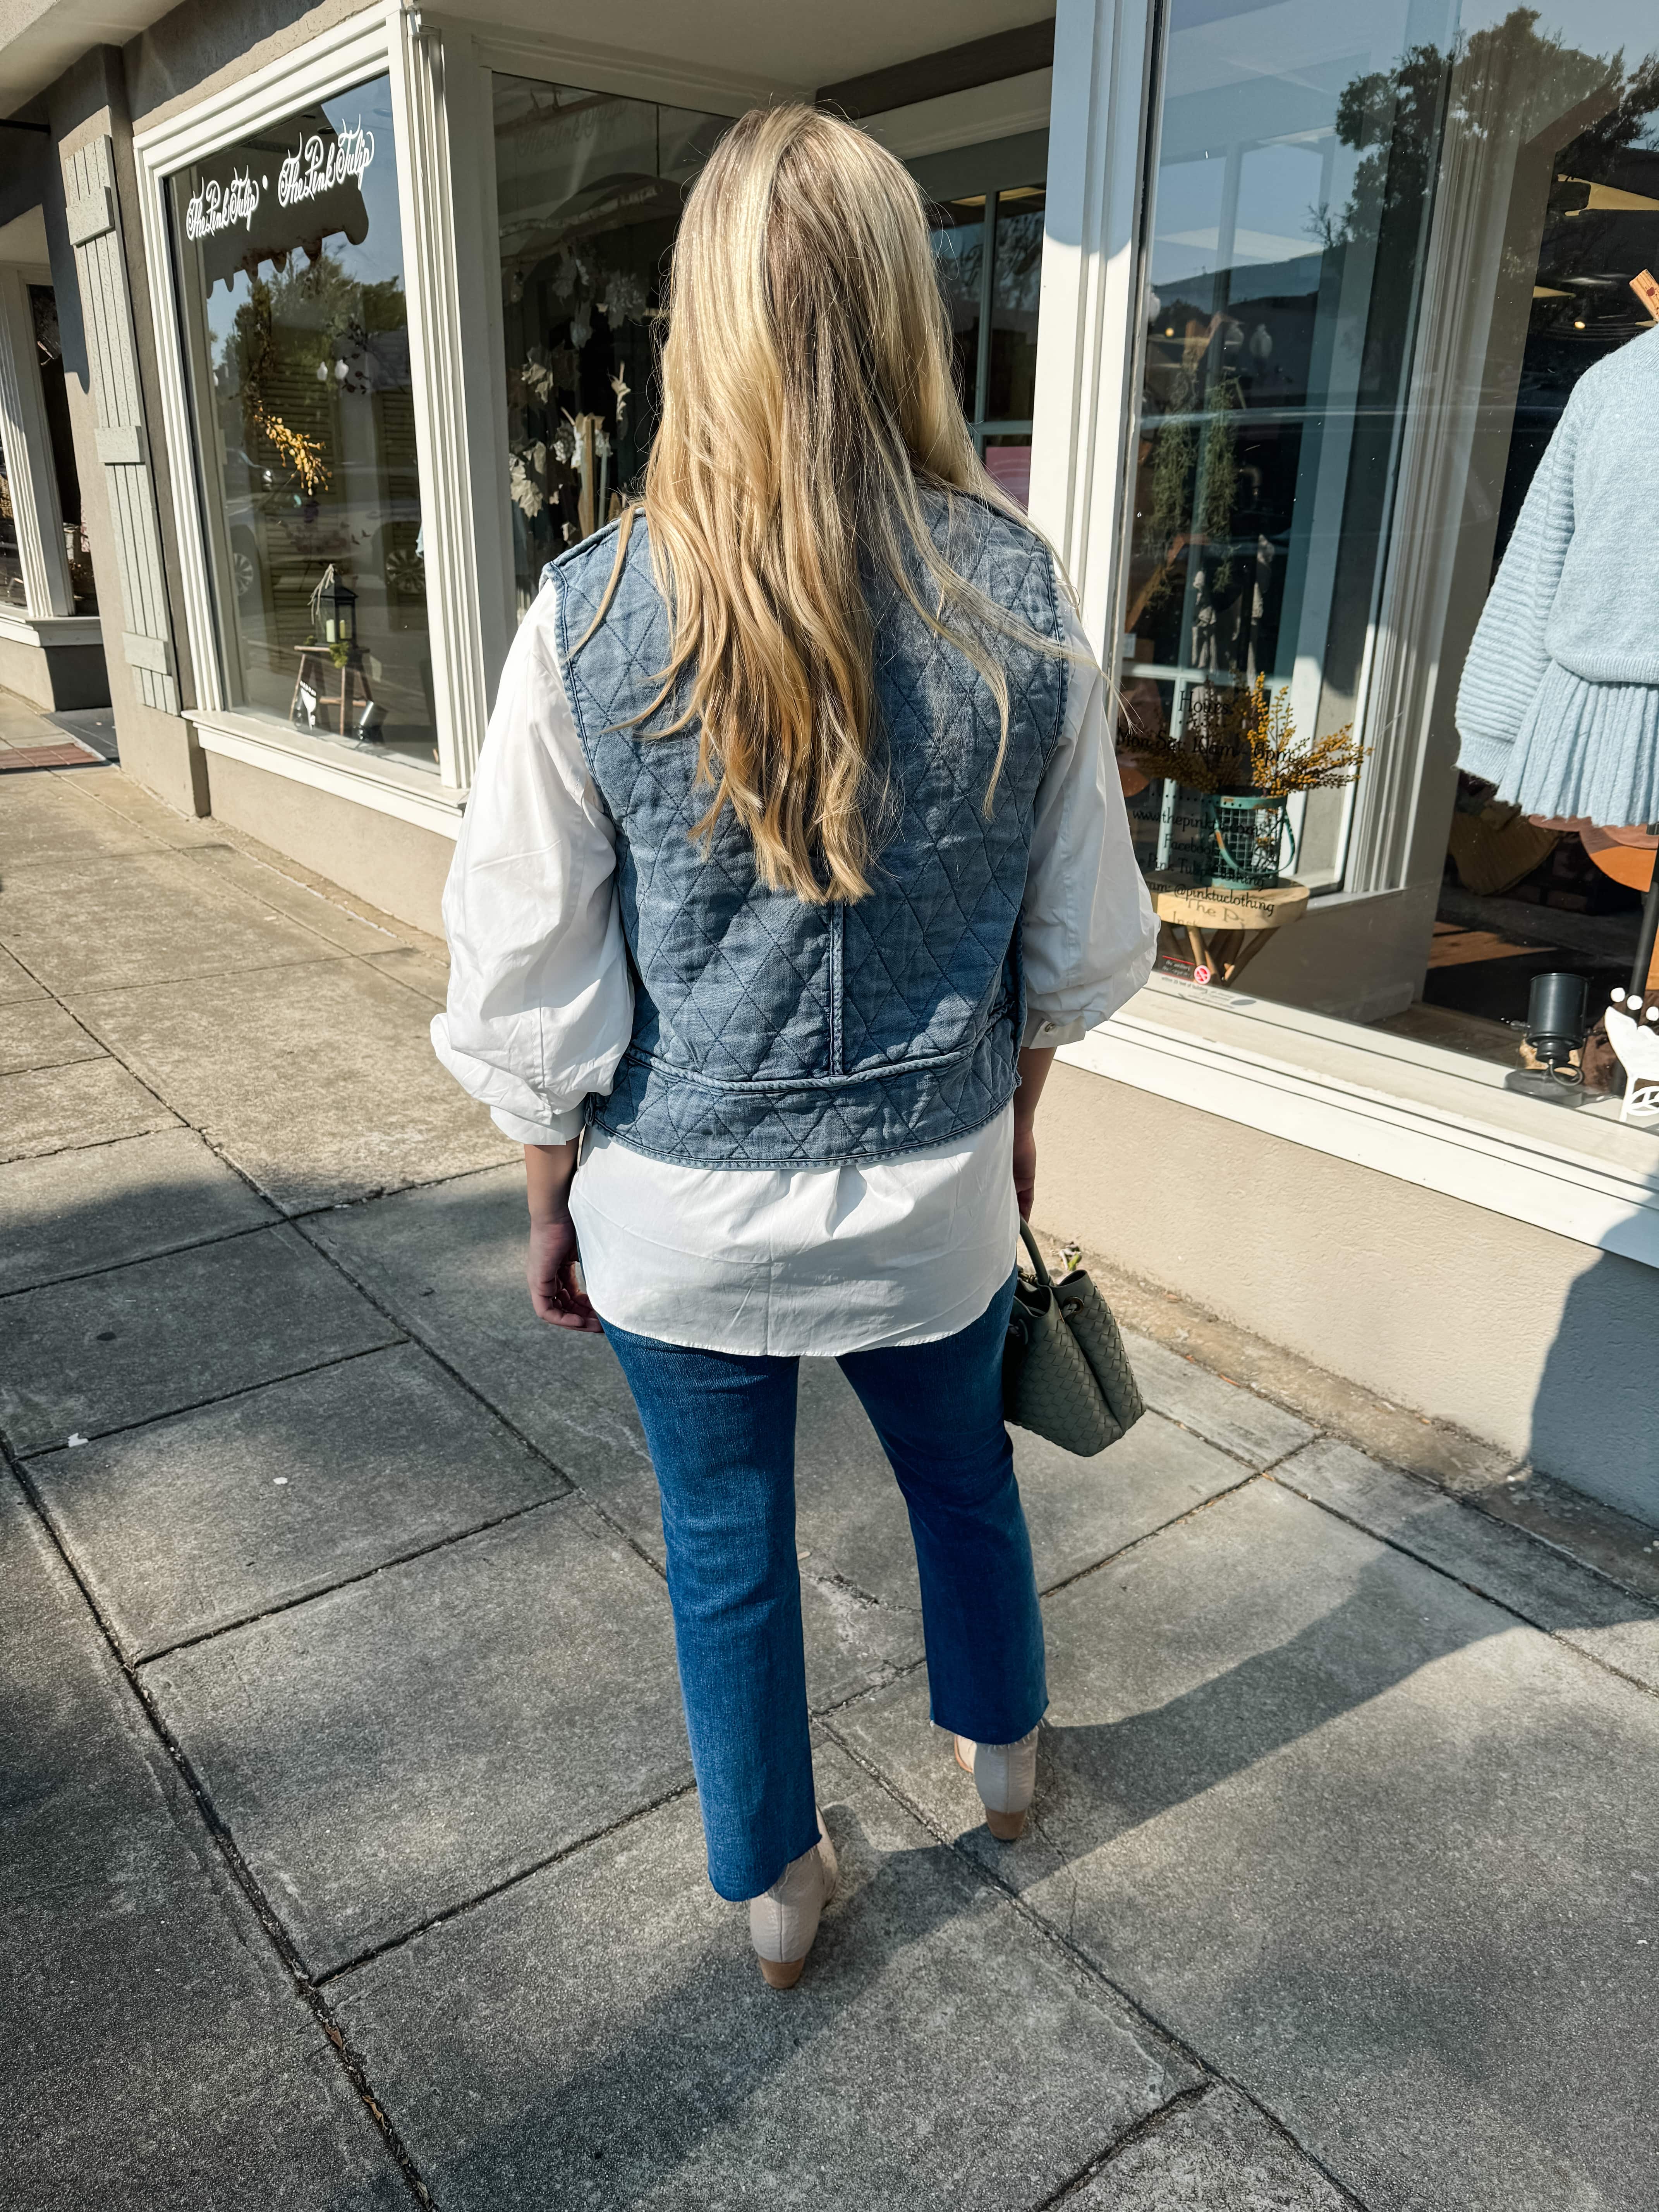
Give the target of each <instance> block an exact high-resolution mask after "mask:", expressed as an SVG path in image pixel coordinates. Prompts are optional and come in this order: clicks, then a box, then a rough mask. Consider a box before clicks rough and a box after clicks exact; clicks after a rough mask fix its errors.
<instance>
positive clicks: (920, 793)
mask: <svg viewBox="0 0 1659 2212" xmlns="http://www.w3.org/2000/svg"><path fill="white" fill-rule="evenodd" d="M930 520H931V523H932V526H933V533H934V538H935V541H936V542H937V543H938V544H939V546H940V549H941V550H942V551H944V552H945V556H946V557H947V558H948V559H949V560H950V561H951V565H952V566H953V567H954V568H957V570H959V571H960V572H961V573H963V574H967V575H969V576H971V577H972V578H973V579H974V580H975V581H976V582H977V583H978V584H979V586H981V589H982V590H983V591H985V592H986V593H987V595H988V596H989V597H990V598H991V599H994V601H996V602H997V603H998V604H999V605H1001V606H1004V607H1006V608H1008V609H1010V610H1011V611H1013V612H1014V613H1016V614H1018V616H1019V617H1021V618H1022V619H1023V620H1024V622H1025V623H1027V624H1029V625H1030V628H1031V629H1034V630H1035V631H1036V633H1037V634H1038V635H1041V636H1045V637H1052V638H1058V637H1060V635H1061V629H1060V615H1059V610H1058V607H1057V605H1056V602H1055V586H1054V562H1053V561H1052V559H1051V557H1050V556H1049V554H1048V549H1047V548H1046V547H1045V546H1044V545H1043V544H1042V543H1041V541H1040V540H1039V539H1037V538H1036V537H1034V536H1033V535H1032V534H1031V533H1030V532H1029V531H1027V530H1024V529H1022V528H1021V527H1020V526H1018V524H1017V523H1015V522H1012V521H1011V520H1008V519H1007V518H1006V516H1004V515H1002V514H1000V513H998V512H997V511H996V510H994V508H991V507H987V506H985V505H983V504H982V503H981V501H977V500H973V499H968V498H963V497H961V496H958V497H956V498H954V499H952V500H951V501H950V502H949V503H948V505H947V503H946V501H945V500H944V499H943V498H942V497H941V498H939V499H937V500H936V501H933V503H932V505H931V507H930ZM616 534H617V526H615V525H614V524H613V525H612V526H611V528H609V529H607V530H604V531H601V532H599V534H598V535H597V536H595V537H593V538H588V539H586V541H585V542H584V543H583V544H580V545H579V546H577V547H575V548H574V550H572V551H571V552H569V553H567V554H565V555H564V556H562V558H561V559H560V560H559V561H558V562H556V563H555V564H554V571H556V574H557V577H558V586H559V610H558V623H559V628H558V652H559V658H560V661H561V664H562V673H563V676H564V681H565V684H566V688H567V690H568V696H569V699H570V704H571V708H572V711H573V713H574V716H575V720H576V726H577V729H578V732H580V738H581V742H582V747H583V750H584V752H585V754H586V759H587V763H588V767H589V769H590V770H591V772H592V777H593V781H594V783H595V785H596V786H597V787H598V790H599V794H600V796H601V798H602V799H603V800H604V803H605V806H606V807H607V808H608V809H609V811H610V813H611V817H612V819H613V820H614V821H615V823H616V824H617V830H618V832H619V836H618V839H617V868H618V880H619V890H620V896H621V904H622V921H623V933H624V934H625V936H626V939H627V943H628V951H629V958H630V961H631V963H632V967H633V973H634V991H635V1005H634V1033H633V1041H632V1043H631V1045H630V1047H629V1050H628V1052H627V1054H625V1055H624V1057H623V1060H622V1063H621V1065H620V1066H619V1067H618V1068H617V1074H616V1079H615V1085H614V1087H613V1089H612V1091H611V1095H610V1097H608V1098H600V1097H592V1098H590V1100H589V1102H588V1105H589V1113H590V1117H591V1119H592V1121H593V1122H594V1123H595V1124H596V1126H597V1127H599V1128H601V1129H604V1130H605V1131H607V1132H608V1133H610V1134H611V1135H612V1136H614V1137H616V1138H617V1139H619V1140H620V1141H621V1142H622V1143H623V1144H626V1145H629V1146H632V1147H633V1149H634V1150H635V1151H636V1152H646V1153H649V1154H650V1155H651V1156H652V1157H653V1158H657V1159H662V1160H671V1161H676V1162H679V1163H682V1164H686V1165H690V1166H696V1167H709V1168H754V1167H801V1168H818V1167H830V1166H839V1165H841V1164H845V1163H848V1162H856V1161H863V1160H878V1159H890V1158H893V1157H895V1156H896V1155H897V1154H900V1153H904V1152H920V1151H921V1150H923V1149H924V1148H925V1147H927V1146H930V1145H942V1144H945V1143H948V1142H949V1141H951V1139H954V1138H959V1137H962V1136H964V1135H966V1134H967V1133H969V1132H970V1131H972V1130H975V1129H978V1128H981V1127H983V1126H984V1125H985V1123H986V1122H987V1121H992V1120H994V1118H995V1116H996V1115H998V1114H999V1113H1000V1112H1001V1110H1002V1109H1003V1107H1004V1106H1006V1104H1007V1103H1008V1101H1009V1099H1010V1098H1011V1097H1012V1095H1013V1092H1014V1090H1015V1087H1016V1083H1017V1079H1018V1074H1017V1056H1018V1049H1019V1042H1020V1037H1021V1035H1022V1032H1023V1029H1024V990H1023V987H1022V983H1021V978H1020V963H1019V914H1020V907H1021V903H1022V902H1023V900H1024V892H1025V875H1026V866H1027V860H1028V858H1029V854H1030V842H1031V822H1032V813H1033V809H1034V805H1035V801H1036V792H1037V787H1038V784H1039V782H1040V781H1041V780H1042V772H1043V770H1044V769H1045V768H1046V767H1047V765H1048V761H1049V759H1050V757H1051V756H1052V754H1053V752H1054V747H1055V744H1057V742H1058V740H1059V737H1060V725H1061V721H1062V720H1063V717H1064V714H1065V708H1066V675H1067V669H1068V663H1067V661H1066V659H1064V658H1063V657H1062V656H1061V655H1060V654H1058V653H1041V652H1038V651H1036V649H1035V648H1033V647H1022V646H1020V645H1018V643H1016V642H1014V641H1000V643H999V647H998V651H999V655H1000V658H1001V659H1002V661H1003V663H1004V665H1005V666H1006V668H1007V671H1008V679H1009V692H1010V727H1009V732H1008V750H1007V756H1006V760H1005V762H1004V763H1003V768H1002V772H1001V775H1000V777H999V779H998V783H997V789H996V797H995V800H994V805H993V809H992V812H991V817H990V819H989V820H988V821H987V819H986V817H985V813H984V809H983V801H984V797H985V790H986V786H987V783H988V781H989V780H990V774H991V768H992V763H993V762H994V758H995V754H996V746H997V740H998V734H999V721H998V715H997V708H996V702H995V700H994V697H993V696H992V694H991V691H990V689H989V687H988V686H987V684H986V683H985V682H984V679H983V678H981V676H980V675H979V674H978V673H977V671H975V669H974V668H973V667H972V665H970V664H969V662H968V661H967V660H965V659H963V656H962V655H961V654H960V653H957V651H956V650H955V649H954V648H953V647H948V646H945V645H944V644H943V643H942V642H941V641H939V639H938V638H937V637H935V636H934V635H933V633H932V632H931V631H930V630H929V629H927V626H926V625H925V624H924V623H922V622H921V621H920V620H919V619H918V617H916V616H915V614H914V613H913V612H912V611H911V610H910V608H909V607H908V605H906V604H905V602H904V600H903V599H902V596H901V595H900V594H899V593H898V592H896V590H895V589H894V588H893V586H891V584H890V582H888V583H886V584H885V586H883V587H881V588H878V590H877V591H876V592H875V595H874V597H873V598H872V615H873V617H874V619H875V626H876V692H877V698H878V703H879V707H880V712H881V717H882V723H883V727H884V732H885V738H886V743H887V747H888V754H889V772H890V779H891V781H892V783H893V785H894V787H895V804H894V805H893V808H892V817H891V821H892V827H891V829H890V835H889V837H888V839H887V842H885V844H884V847H883V849H882V851H881V853H880V855H879V858H878V861H877V864H876V866H875V867H874V869H873V870H872V878H873V888H872V890H871V891H870V892H869V894H868V895H867V896H866V897H865V898H863V899H862V900H860V901H859V902H857V903H856V904H837V905H829V906H811V905H806V904H804V903H803V902H801V901H800V900H799V899H798V898H796V897H795V896H794V895H793V892H789V891H769V890H767V889H766V888H765V886H764V885H763V884H762V883H761V882H760V881H759V880H758V878H757V875H756V872H755V866H754V860H753V855H752V853H751V850H750V844H749V840H748V838H747V836H745V835H744V832H743V831H742V830H741V829H739V828H738V825H737V823H735V821H734V820H733V818H732V814H731V811H730V810H729V809H728V810H726V811H725V812H724V813H723V814H722V816H721V817H720V823H719V825H718V827H717V829H716V830H715V833H714V843H713V846H712V848H711V849H710V851H709V853H708V857H707V859H705V858H704V857H703V856H702V849H701V846H700V844H697V843H694V842H692V841H691V839H690V837H689V836H688V835H687V832H688V831H689V830H690V828H691V826H692V824H693V823H695V822H696V821H697V820H698V819H699V818H700V817H701V816H702V812H703V811H704V808H705V806H706V805H707V803H708V787H707V786H704V787H702V788H701V789H697V788H694V784H695V779H696V737H695V735H694V734H693V733H691V732H684V733H682V734H680V735H678V736H673V737H667V738H663V737H653V735H651V734H650V732H652V730H653V728H660V727H662V726H664V725H665V724H666V723H668V722H670V721H671V720H673V719H674V717H673V712H672V709H671V708H663V709H661V710H659V713H658V714H655V715H654V716H653V717H651V718H649V719H648V720H646V721H645V722H643V723H635V722H633V721H632V720H630V719H629V718H630V717H632V716H633V715H635V714H638V713H639V712H640V710H641V708H642V707H644V706H645V705H646V703H647V701H649V700H650V699H651V698H652V697H653V695H654V694H655V692H656V690H657V688H658V682H657V677H658V671H660V670H662V669H663V668H664V667H665V666H666V665H667V661H668V653H669V625H668V617H667V609H666V607H665V604H664V601H663V599H662V597H661V594H660V593H659V591H658V589H657V586H656V584H655V581H654V580H653V574H652V565H651V552H650V545H649V541H648V539H647V533H646V531H645V529H644V526H643V525H642V523H641V524H636V526H635V531H634V533H633V537H632V540H631V542H630V544H629V550H628V555H627V559H626V562H625V565H624V567H623V574H622V576H621V579H620V580H619V582H618V584H617V592H616V594H615V596H614V598H613V599H611V605H610V607H609V609H608V610H607V611H606V613H605V619H604V620H603V622H601V623H599V628H598V629H596V630H595V631H594V633H593V635H592V637H590V638H588V639H587V641H586V643H585V644H583V643H580V640H581V639H582V638H583V636H584V635H585V633H586V630H587V629H588V627H589V624H590V623H592V619H593V616H594V612H595V611H596V609H597V608H598V606H599V604H600V601H601V599H603V597H604V593H605V586H606V584H607V583H608V581H609V580H610V576H611V566H612V562H613V561H614V558H615V554H616Z"/></svg>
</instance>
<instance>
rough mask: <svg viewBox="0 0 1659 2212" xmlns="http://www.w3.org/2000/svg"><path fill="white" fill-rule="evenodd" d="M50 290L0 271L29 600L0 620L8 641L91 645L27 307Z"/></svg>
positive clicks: (16, 515) (20, 551) (5, 391)
mask: <svg viewBox="0 0 1659 2212" xmlns="http://www.w3.org/2000/svg"><path fill="white" fill-rule="evenodd" d="M51 283H52V272H51V270H48V269H40V268H36V267H33V266H32V265H30V264H27V263H9V264H6V265H5V266H3V267H0V438H3V441H4V445H5V450H6V454H7V459H8V460H9V471H8V481H9V484H10V488H11V501H12V515H13V519H14V520H15V523H16V526H17V558H18V564H19V566H20V567H21V569H22V572H23V589H24V592H25V593H26V595H27V597H26V603H25V605H23V606H21V607H14V606H9V605H8V606H5V607H3V608H0V616H3V617H4V624H5V635H7V636H9V637H11V638H13V639H15V640H16V641H18V642H20V643H27V644H32V645H40V646H46V645H63V644H69V643H75V644H93V645H95V644H97V643H99V642H100V640H101V638H102V635H103V633H102V631H101V629H100V627H99V623H98V617H97V616H96V615H77V614H76V611H75V595H74V593H73V592H72V591H71V589H70V573H69V561H68V559H67V557H66V556H65V553H64V513H63V508H62V507H61V505H60V504H59V501H58V471H57V469H56V468H55V466H54V465H53V462H52V433H51V431H50V429H49V428H48V427H47V423H46V395H45V394H44V392H42V391H41V388H40V357H39V356H38V354H37V353H36V350H35V343H34V319H33V313H31V310H30V307H29V295H28V288H29V286H30V285H31V284H45V285H46V286H50V285H51ZM70 625H73V627H72V628H70V627H69V626H70Z"/></svg>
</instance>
